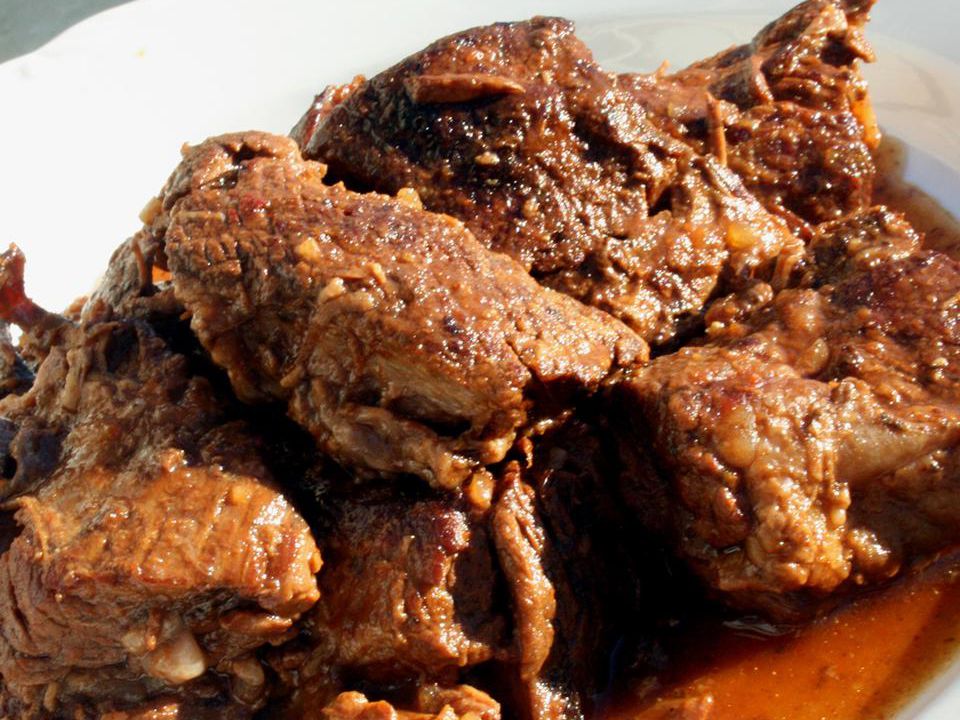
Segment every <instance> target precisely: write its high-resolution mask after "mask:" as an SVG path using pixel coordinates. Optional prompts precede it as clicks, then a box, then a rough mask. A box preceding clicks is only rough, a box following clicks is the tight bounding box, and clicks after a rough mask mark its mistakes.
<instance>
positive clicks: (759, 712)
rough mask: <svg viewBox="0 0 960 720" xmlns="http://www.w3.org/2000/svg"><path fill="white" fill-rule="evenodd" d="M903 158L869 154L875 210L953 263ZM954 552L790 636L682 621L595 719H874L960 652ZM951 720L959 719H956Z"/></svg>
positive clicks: (942, 228) (956, 227) (883, 150)
mask: <svg viewBox="0 0 960 720" xmlns="http://www.w3.org/2000/svg"><path fill="white" fill-rule="evenodd" d="M905 159H906V152H905V147H904V146H903V144H902V143H900V142H899V141H897V140H895V139H889V138H885V139H884V141H883V142H882V143H881V145H880V147H879V148H878V149H877V151H876V162H877V168H878V171H879V172H878V182H877V187H876V190H875V195H874V197H875V201H876V203H877V204H884V205H888V206H889V207H891V208H893V209H896V210H899V211H900V212H902V213H904V214H905V215H906V217H907V218H908V219H909V220H910V222H911V223H912V224H913V225H914V227H916V228H917V229H918V230H919V231H921V232H922V233H923V234H924V235H925V241H924V244H925V245H926V246H927V247H930V248H934V249H937V250H942V251H944V252H947V253H948V254H950V255H952V256H953V257H954V258H958V259H960V222H958V220H957V219H956V218H955V217H953V215H951V214H950V213H949V212H948V211H947V210H945V209H944V208H943V207H942V206H941V205H940V204H939V203H938V202H937V201H936V200H934V199H933V198H931V197H930V196H929V195H927V194H926V193H924V192H923V191H922V190H921V189H920V188H918V187H916V186H914V185H911V184H909V183H908V182H906V181H905V180H904V179H903V170H904V167H905ZM958 645H960V554H955V555H953V556H951V557H950V558H946V559H942V560H941V561H940V562H939V563H937V564H936V565H933V566H931V567H929V568H928V569H927V570H925V571H923V572H916V573H913V574H912V575H911V576H910V577H906V578H903V579H901V580H900V581H898V582H896V583H894V584H892V585H891V586H889V587H886V588H883V589H880V590H877V591H874V592H872V593H871V594H869V595H864V596H862V597H860V598H857V599H856V600H854V601H852V602H849V603H847V604H846V605H844V606H841V607H840V608H838V609H837V610H835V611H833V612H832V613H831V614H829V615H827V616H826V617H824V618H821V619H819V620H817V621H815V622H812V623H809V624H807V625H805V626H802V627H799V628H794V629H786V630H785V629H783V628H780V629H777V628H771V627H767V626H763V625H761V624H751V623H750V622H749V621H744V622H736V621H731V620H730V618H729V616H728V617H727V618H725V619H724V618H723V617H722V616H720V615H719V614H717V615H715V616H714V617H713V618H711V617H710V615H709V613H707V615H706V616H705V617H704V618H702V619H700V620H694V621H692V622H691V621H690V620H689V619H688V620H687V621H686V622H685V623H684V624H683V625H682V626H681V627H679V628H678V630H677V631H676V632H675V633H673V634H672V635H671V636H670V637H668V638H667V639H666V640H665V642H664V645H663V647H662V648H660V649H659V650H658V652H661V653H663V654H664V656H665V663H664V667H665V668H666V669H664V670H662V671H661V672H659V673H656V674H655V675H654V676H653V677H649V676H648V677H647V678H645V679H644V680H642V681H638V682H636V683H635V684H634V685H633V686H632V687H630V688H629V689H628V690H627V691H626V692H622V693H618V699H617V701H616V702H615V703H614V704H613V705H612V706H611V707H610V708H609V709H608V710H607V711H606V712H604V713H603V715H604V718H605V720H668V719H670V720H885V719H889V718H894V717H895V716H896V715H897V713H898V712H899V711H900V710H902V709H904V707H905V706H906V705H907V704H908V703H909V702H910V701H911V699H913V698H914V697H915V696H916V695H917V694H918V693H919V692H920V691H921V690H922V689H923V687H924V685H925V684H926V683H928V682H929V681H930V680H932V679H933V678H934V677H935V676H936V675H937V674H938V673H939V672H941V671H943V670H944V669H945V667H946V665H947V664H948V663H949V662H950V661H951V660H954V659H956V657H957V656H958V655H960V647H958ZM958 716H960V711H958Z"/></svg>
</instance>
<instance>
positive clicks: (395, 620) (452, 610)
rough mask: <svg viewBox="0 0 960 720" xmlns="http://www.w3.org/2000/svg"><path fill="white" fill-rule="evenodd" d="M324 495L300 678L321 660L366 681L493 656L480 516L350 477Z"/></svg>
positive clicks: (499, 620) (438, 672) (492, 590)
mask: <svg viewBox="0 0 960 720" xmlns="http://www.w3.org/2000/svg"><path fill="white" fill-rule="evenodd" d="M378 495H385V497H378ZM327 502H328V503H330V501H329V500H328V501H327ZM332 504H335V505H336V506H337V509H336V514H337V515H338V517H335V518H333V519H331V520H330V521H327V522H326V523H325V524H328V527H327V529H325V530H324V534H323V537H322V540H321V543H322V545H323V548H324V560H325V563H326V564H325V569H324V571H323V573H322V574H321V575H320V587H321V595H322V599H321V601H320V603H318V605H317V607H316V609H315V610H314V611H313V612H312V613H311V615H310V621H309V623H308V624H309V633H310V635H311V641H310V642H311V644H313V645H314V646H315V649H314V650H313V652H312V653H311V655H310V658H309V659H308V660H307V661H306V663H305V668H306V669H305V670H304V671H303V673H302V674H303V676H304V677H303V682H304V683H305V684H307V685H309V683H310V682H311V681H310V678H309V669H310V668H318V669H326V668H330V667H338V668H343V669H344V672H346V673H347V674H348V675H349V676H351V677H362V678H363V679H364V680H366V681H375V682H387V683H396V682H400V681H404V680H411V679H417V678H423V677H427V678H434V679H437V680H442V679H444V678H445V677H448V676H450V675H451V674H453V675H454V676H456V673H457V671H458V670H460V669H462V668H467V667H469V666H472V665H476V664H478V663H481V662H485V661H487V660H490V659H492V658H494V657H495V655H497V654H500V655H503V651H504V635H505V633H506V623H505V619H504V618H503V617H501V616H499V615H498V612H499V610H498V609H496V608H494V596H495V594H496V588H497V587H498V585H499V583H500V582H501V581H500V580H499V578H498V577H497V575H496V569H495V567H494V551H493V545H492V543H491V541H490V539H489V537H488V534H487V530H486V527H485V523H484V522H483V519H482V518H481V517H479V516H477V514H476V513H475V512H472V511H470V510H469V509H467V508H460V507H458V504H457V503H454V502H451V501H450V500H448V499H444V500H439V499H424V500H417V499H410V498H403V497H397V496H396V494H395V493H383V492H379V491H370V490H366V489H362V488H358V487H357V486H355V485H354V486H352V488H350V491H349V492H347V493H345V494H344V495H342V496H341V497H339V498H338V499H337V500H336V501H335V502H334V503H332Z"/></svg>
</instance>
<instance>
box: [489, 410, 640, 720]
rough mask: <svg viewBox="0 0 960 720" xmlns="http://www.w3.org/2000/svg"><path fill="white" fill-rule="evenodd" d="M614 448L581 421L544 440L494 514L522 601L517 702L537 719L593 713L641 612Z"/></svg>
mask: <svg viewBox="0 0 960 720" xmlns="http://www.w3.org/2000/svg"><path fill="white" fill-rule="evenodd" d="M612 454H614V453H613V452H611V451H610V449H609V448H607V447H605V446H604V444H603V443H601V442H600V441H599V438H598V437H597V434H596V433H595V431H593V430H591V429H590V428H589V426H587V425H586V424H584V423H583V422H582V421H580V420H579V419H574V420H571V421H568V422H567V423H566V424H564V425H563V426H561V427H558V428H556V429H555V430H554V431H553V432H551V433H549V434H547V435H546V436H545V437H544V438H542V439H540V440H539V441H538V443H537V447H536V449H535V450H533V452H532V457H531V458H530V468H529V469H528V470H525V471H524V472H523V473H522V475H523V477H522V475H521V471H520V468H519V467H518V466H517V465H515V464H512V465H509V466H508V467H507V469H506V471H505V472H504V476H503V478H502V480H501V483H500V488H499V497H498V500H497V502H496V504H495V506H494V511H493V515H492V526H493V536H494V540H495V542H496V545H497V551H498V555H499V558H500V566H501V568H502V571H503V573H504V575H505V576H506V579H507V585H508V589H509V592H510V596H511V599H512V603H513V623H514V651H515V657H514V658H512V659H511V663H512V664H515V665H516V669H515V670H514V671H513V673H512V674H511V678H510V679H511V682H512V685H513V697H514V703H513V707H515V708H518V709H521V710H522V711H523V712H522V717H524V718H531V719H533V720H579V719H581V718H584V717H592V716H593V713H594V711H595V710H596V708H595V707H594V704H593V703H594V700H595V698H596V696H597V695H598V694H599V693H600V692H601V691H602V690H603V688H605V687H606V686H607V684H608V682H609V678H608V670H609V667H608V662H609V659H610V655H611V653H612V651H613V647H614V644H615V642H616V641H617V640H618V639H619V637H620V636H621V634H622V633H623V632H624V628H623V627H622V626H619V627H618V626H617V619H622V618H623V617H629V616H630V613H631V612H632V611H633V609H634V607H635V605H634V602H633V601H634V599H635V598H634V595H633V593H634V592H635V589H636V588H635V580H636V576H635V575H634V574H633V567H632V564H631V562H630V560H629V558H628V557H626V555H625V553H621V552H620V549H621V548H622V547H623V537H624V530H623V527H624V522H623V521H624V517H623V516H622V515H621V514H620V513H619V512H618V511H617V509H615V508H614V507H613V503H612V494H613V488H611V487H609V486H608V485H609V482H608V479H610V480H612V479H613V478H615V474H614V473H612V472H611V468H610V467H608V466H609V465H610V464H611V463H610V456H611V455H612Z"/></svg>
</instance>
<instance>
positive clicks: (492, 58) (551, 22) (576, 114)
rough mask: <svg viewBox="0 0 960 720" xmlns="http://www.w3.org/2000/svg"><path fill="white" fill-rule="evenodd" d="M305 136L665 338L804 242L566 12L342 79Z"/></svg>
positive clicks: (350, 167)
mask: <svg viewBox="0 0 960 720" xmlns="http://www.w3.org/2000/svg"><path fill="white" fill-rule="evenodd" d="M294 136H295V138H296V139H297V140H298V142H299V143H300V144H301V147H302V148H303V150H304V155H305V156H306V157H309V158H314V159H319V160H322V161H323V162H325V163H328V164H329V166H330V169H331V172H332V173H333V175H334V176H335V177H337V178H341V179H343V180H345V181H347V182H348V183H353V184H356V185H357V186H359V187H364V188H373V189H376V190H378V191H381V192H387V193H391V194H393V193H396V192H398V191H400V190H401V189H402V188H405V187H412V188H414V189H415V190H416V191H417V193H418V194H419V195H420V197H421V198H422V200H423V203H424V205H425V206H426V207H427V208H428V209H430V210H433V211H435V212H443V213H447V214H449V215H452V216H454V217H457V218H460V219H461V220H463V221H464V222H465V223H466V225H467V226H468V227H469V228H470V230H471V231H473V233H474V234H475V235H476V236H477V238H478V239H479V240H480V241H481V242H483V243H484V244H486V245H487V246H488V247H491V248H493V249H494V250H499V251H501V252H504V253H507V254H509V255H511V256H512V257H514V258H516V259H517V260H518V261H520V262H521V263H522V264H523V265H524V267H525V268H527V269H528V270H529V271H530V272H531V273H532V274H533V276H534V277H535V278H537V280H539V281H540V282H541V283H542V284H544V285H546V286H548V287H552V288H556V289H557V290H560V291H562V292H564V293H567V294H569V295H572V296H573V297H576V298H579V299H580V300H582V301H584V302H586V303H587V304H589V305H593V306H595V307H598V308H601V309H603V310H606V311H607V312H610V313H611V314H613V315H614V316H615V317H618V318H620V319H621V320H623V321H624V322H626V323H627V324H628V325H630V326H631V327H632V328H634V329H635V330H636V331H637V332H638V333H640V335H641V336H643V337H644V338H645V339H647V340H649V341H651V342H653V343H663V342H666V341H668V340H670V339H671V338H672V337H673V336H674V335H675V334H676V333H677V332H678V330H680V329H682V327H680V326H683V325H685V324H688V323H690V322H693V321H694V320H695V319H696V317H697V316H698V315H699V313H700V311H701V310H702V308H703V306H704V304H705V302H706V301H707V299H708V298H709V297H710V296H711V294H712V293H714V292H715V291H716V290H717V289H718V287H720V286H726V285H731V284H732V285H734V286H735V285H736V284H737V282H738V281H740V280H741V279H742V278H744V277H748V276H752V275H755V274H761V275H765V276H766V277H769V276H770V274H771V273H772V272H773V266H774V265H775V264H776V260H777V259H778V258H779V257H780V256H781V255H783V254H785V255H789V254H790V252H791V251H792V250H794V249H795V248H796V243H795V240H794V239H793V238H792V237H791V236H790V235H789V233H788V232H787V231H786V229H785V228H784V227H783V226H782V225H781V224H780V223H779V222H777V221H776V219H774V218H772V217H770V216H769V215H767V214H766V212H764V210H763V209H762V208H761V207H760V205H759V204H758V203H757V202H756V200H754V198H753V197H752V196H751V195H749V193H747V192H746V191H745V190H744V188H743V186H742V185H741V184H740V182H739V180H738V179H737V177H736V176H735V175H734V174H732V173H730V172H729V171H727V170H726V169H725V168H723V167H721V165H720V163H718V162H717V161H716V160H715V159H714V158H710V157H704V156H700V155H698V154H696V153H695V152H693V151H691V149H690V148H689V147H687V146H686V145H685V144H683V143H681V142H678V141H676V140H675V139H673V138H671V137H670V136H669V135H667V134H666V133H663V132H661V131H660V130H659V129H657V128H656V127H655V126H654V125H653V124H651V123H650V122H649V121H648V119H647V118H646V115H645V113H644V111H643V109H642V108H641V106H640V104H639V103H638V102H637V101H636V100H635V99H634V98H633V97H632V96H631V95H630V94H629V93H627V92H625V91H623V90H622V89H620V88H619V87H618V83H617V80H616V78H615V77H614V76H613V75H610V74H608V73H605V72H604V71H603V70H602V69H601V68H599V67H598V66H597V65H596V64H595V63H594V62H593V59H592V57H591V55H590V52H589V50H587V48H586V47H585V46H584V45H583V44H582V43H581V42H580V41H579V40H578V39H577V38H576V37H575V36H574V35H573V26H572V25H571V24H570V23H569V22H566V21H564V20H557V19H550V18H538V19H534V20H531V21H529V22H520V23H502V24H497V25H491V26H488V27H482V28H475V29H473V30H468V31H466V32H463V33H458V34H456V35H452V36H450V37H448V38H444V39H443V40H440V41H438V42H436V43H434V44H433V45H431V46H430V47H428V48H427V49H425V50H423V51H422V52H420V53H417V54H416V55H414V56H412V57H410V58H408V59H407V60H405V61H403V62H402V63H400V64H398V65H396V66H394V67H393V68H391V69H389V70H387V71H386V72H384V73H382V74H380V75H378V76H376V77H374V78H372V79H371V80H369V81H368V82H365V83H357V82H355V83H354V84H352V85H351V86H349V87H347V88H345V89H337V88H331V89H328V90H327V91H325V92H324V93H323V94H322V95H320V96H318V98H317V101H316V103H315V105H314V106H313V107H312V108H311V109H310V111H308V113H307V115H306V116H305V118H304V119H303V120H302V121H301V123H300V124H299V125H298V126H297V128H296V129H295V130H294Z"/></svg>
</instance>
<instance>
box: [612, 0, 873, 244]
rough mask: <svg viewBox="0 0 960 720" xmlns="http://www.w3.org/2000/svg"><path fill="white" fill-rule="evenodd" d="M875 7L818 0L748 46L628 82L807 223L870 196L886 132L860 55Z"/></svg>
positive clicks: (859, 206) (869, 55) (692, 140)
mask: <svg viewBox="0 0 960 720" xmlns="http://www.w3.org/2000/svg"><path fill="white" fill-rule="evenodd" d="M872 5H873V2H872V0H868V1H866V2H848V1H847V0H808V1H807V2H804V3H802V4H801V5H799V6H797V7H796V8H794V9H793V10H791V11H789V12H788V13H786V14H785V15H784V16H783V17H781V18H780V19H778V20H777V21H775V22H773V23H771V24H770V25H768V26H767V27H766V28H764V29H763V30H761V31H760V32H759V33H758V34H757V36H756V37H755V38H754V39H753V41H752V42H751V43H749V44H747V45H743V46H739V47H734V48H731V49H729V50H726V51H724V52H721V53H720V54H718V55H716V56H714V57H712V58H709V59H707V60H703V61H701V62H698V63H694V64H693V65H691V66H690V67H688V68H686V69H684V70H681V71H680V72H678V73H675V74H672V75H668V74H665V73H664V72H662V71H658V72H657V73H654V74H652V75H641V74H627V75H622V76H620V78H619V80H620V84H621V87H623V88H624V89H625V90H626V91H627V92H630V93H631V94H632V95H633V96H634V97H635V98H636V99H637V100H639V101H640V103H641V104H642V105H643V106H644V107H645V108H647V110H648V111H649V113H650V118H651V120H653V121H654V122H655V123H656V124H657V125H658V126H660V127H661V128H663V129H664V130H666V131H667V132H669V133H671V134H672V135H674V136H675V137H677V138H679V139H682V140H683V141H684V142H686V143H688V144H690V145H692V146H693V147H695V148H696V149H697V150H699V151H700V152H710V153H713V154H715V155H717V156H719V157H721V158H722V159H723V161H724V162H726V163H727V164H728V165H729V167H730V168H731V169H732V170H734V171H736V173H737V174H738V175H739V176H740V177H741V178H743V180H744V183H745V184H746V186H747V188H749V190H750V191H751V192H753V193H754V194H756V196H757V197H758V198H759V199H760V200H761V201H762V202H763V203H764V205H766V207H767V208H769V209H770V210H771V211H773V212H775V213H777V214H779V215H781V216H783V217H785V218H786V219H787V220H788V221H789V222H790V224H791V226H792V227H793V228H794V230H796V231H798V232H802V233H804V234H805V235H808V236H809V234H810V233H811V232H812V230H811V228H810V227H809V225H817V224H819V223H822V222H827V221H831V220H836V219H838V218H840V217H842V216H844V215H848V214H851V213H854V212H857V211H861V210H865V209H867V208H868V207H869V205H870V204H871V195H872V191H873V179H874V175H875V172H876V170H875V167H874V163H873V159H872V157H871V154H870V150H871V149H874V148H876V146H877V144H878V142H879V138H880V136H879V130H878V128H877V124H876V119H875V118H874V115H873V111H872V109H871V107H870V102H869V98H868V94H867V87H866V83H865V82H864V81H863V79H862V77H861V76H860V73H859V69H858V62H859V61H861V60H866V61H871V60H872V59H873V52H872V50H871V49H870V46H869V45H868V44H867V42H866V40H865V39H864V37H863V26H864V24H865V22H866V20H867V13H868V12H869V9H870V7H871V6H872Z"/></svg>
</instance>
